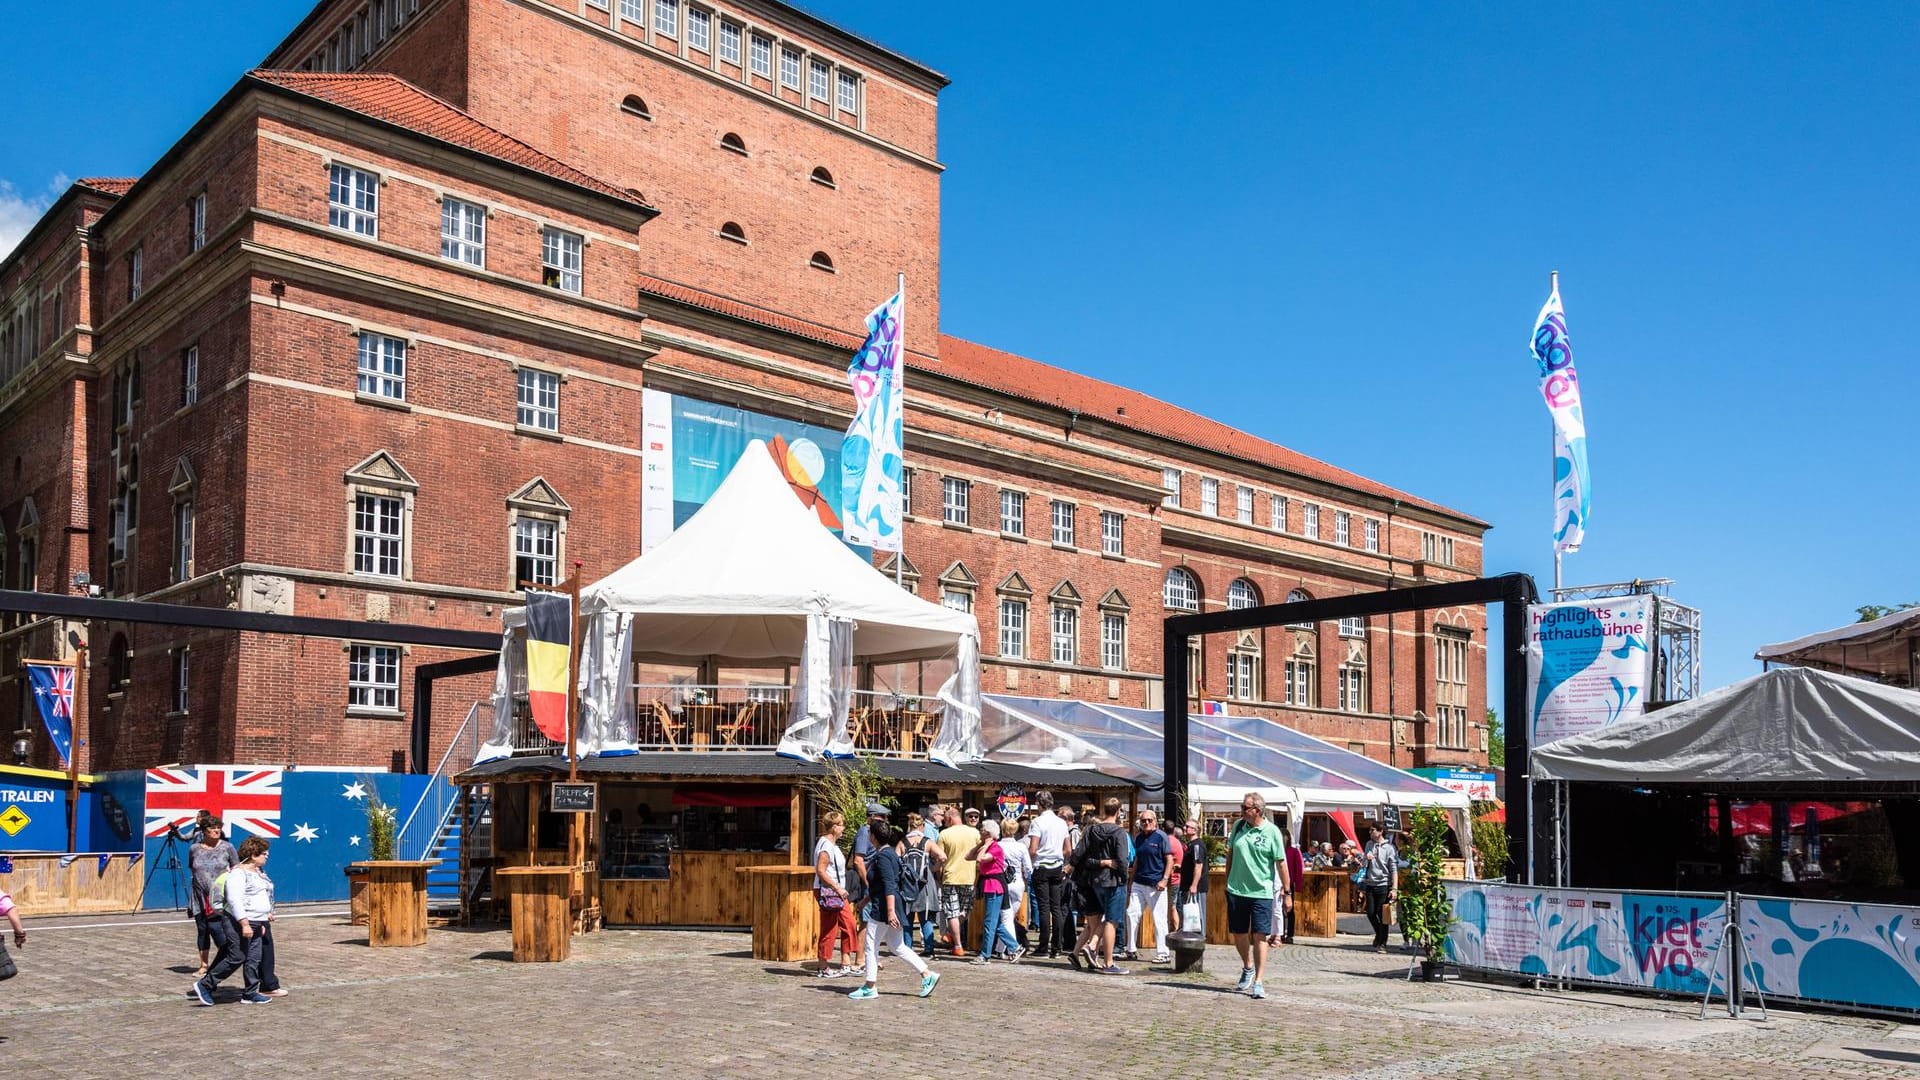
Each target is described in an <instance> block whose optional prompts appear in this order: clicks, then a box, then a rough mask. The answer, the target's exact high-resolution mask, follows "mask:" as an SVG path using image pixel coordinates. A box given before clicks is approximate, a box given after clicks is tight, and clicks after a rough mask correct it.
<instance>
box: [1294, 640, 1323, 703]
mask: <svg viewBox="0 0 1920 1080" xmlns="http://www.w3.org/2000/svg"><path fill="white" fill-rule="evenodd" d="M1315 668H1316V665H1315V664H1314V662H1313V657H1312V656H1311V655H1309V654H1305V653H1296V654H1295V655H1294V656H1292V657H1290V658H1289V659H1288V660H1287V669H1286V676H1287V686H1286V703H1287V704H1288V705H1298V706H1300V707H1302V708H1306V709H1311V708H1314V707H1316V706H1318V705H1319V704H1320V691H1319V688H1318V686H1317V685H1316V683H1315V678H1314V674H1315Z"/></svg>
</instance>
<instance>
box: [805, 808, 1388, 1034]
mask: <svg viewBox="0 0 1920 1080" xmlns="http://www.w3.org/2000/svg"><path fill="white" fill-rule="evenodd" d="M1033 811H1034V812H1032V813H1027V814H1021V815H1019V816H1017V817H1007V818H1003V819H1000V820H993V819H990V818H985V817H984V815H983V814H982V813H981V812H980V810H978V809H976V808H974V807H960V806H930V807H925V808H923V809H922V810H921V811H918V812H911V813H907V814H906V815H905V817H904V821H902V822H895V821H894V815H893V813H892V811H891V810H889V809H888V808H887V807H886V806H884V805H882V804H880V803H878V802H874V803H869V804H867V807H866V814H867V820H866V823H865V824H863V825H861V826H860V828H859V829H858V830H857V831H856V833H855V834H854V838H853V840H852V843H851V849H852V854H851V857H850V858H849V857H848V855H847V854H846V852H845V851H844V850H843V848H842V844H841V841H842V839H843V838H844V836H845V835H846V830H847V825H848V823H847V821H846V820H845V818H844V816H843V815H841V814H840V813H838V812H834V813H829V814H827V815H826V816H825V817H824V818H822V820H821V822H820V831H819V840H818V841H817V843H816V845H815V848H814V863H813V868H814V890H815V894H816V898H817V900H818V902H819V906H820V936H819V939H818V942H817V949H816V960H817V966H816V969H815V970H816V974H817V975H818V976H819V977H820V978H826V979H831V978H840V977H844V976H850V975H855V974H858V975H861V976H863V977H864V981H863V982H862V984H861V985H860V987H859V988H857V989H855V990H854V991H852V992H851V993H850V994H849V995H848V996H849V997H852V998H854V999H856V1000H865V999H869V998H873V997H875V996H877V994H878V991H877V990H876V988H875V984H876V981H877V978H878V974H879V971H880V959H881V953H882V952H883V951H891V952H892V953H893V954H894V955H895V956H896V957H898V958H900V959H901V960H902V961H904V962H905V963H906V965H907V966H908V968H910V969H911V970H912V971H913V973H914V974H915V975H917V976H918V977H919V979H920V987H919V994H920V996H921V997H927V996H930V995H931V994H932V993H933V992H934V989H935V988H936V987H937V986H938V985H939V982H940V978H941V976H940V973H939V972H936V971H934V970H932V969H931V968H930V967H929V966H928V964H927V961H928V960H929V959H931V958H933V957H935V956H946V957H951V958H957V959H964V960H967V961H970V962H971V963H972V964H976V965H985V964H989V963H992V962H995V961H1001V962H1005V963H1010V964H1017V963H1020V962H1021V961H1022V960H1025V959H1028V958H1033V959H1041V958H1044V959H1058V958H1060V957H1061V956H1063V955H1064V956H1065V957H1066V959H1067V961H1068V962H1069V963H1071V964H1072V965H1073V967H1074V968H1075V969H1077V970H1081V971H1087V972H1092V973H1095V974H1100V975H1125V974H1127V973H1128V969H1127V968H1125V967H1122V966H1120V963H1119V961H1122V960H1126V961H1139V960H1141V959H1143V957H1142V955H1141V949H1140V942H1141V941H1142V933H1141V925H1142V922H1143V920H1144V919H1145V918H1147V917H1148V916H1149V915H1150V916H1151V919H1152V925H1153V927H1154V928H1155V935H1154V936H1155V940H1156V944H1155V949H1154V952H1153V954H1152V956H1151V962H1152V963H1157V964H1164V963H1167V962H1169V961H1170V960H1171V959H1172V953H1171V950H1170V948H1169V935H1171V934H1175V933H1178V932H1180V931H1181V930H1182V929H1183V928H1186V929H1191V930H1194V931H1199V932H1202V933H1203V934H1204V930H1205V906H1204V905H1205V899H1206V882H1207V872H1208V868H1209V866H1210V865H1211V858H1212V856H1213V852H1211V851H1210V850H1209V845H1210V844H1224V850H1223V851H1222V852H1221V854H1223V855H1224V856H1225V862H1226V897H1227V912H1226V916H1227V929H1228V932H1229V933H1230V934H1231V935H1232V936H1233V940H1234V947H1235V950H1236V951H1237V952H1238V953H1239V956H1240V963H1241V972H1240V979H1239V982H1238V984H1237V985H1236V987H1235V989H1237V990H1239V991H1241V992H1244V993H1247V994H1249V995H1250V996H1252V997H1255V998H1264V997H1266V963H1267V955H1268V950H1269V949H1270V948H1271V947H1273V946H1276V945H1280V944H1285V943H1288V942H1291V941H1292V940H1293V915H1292V909H1293V890H1294V888H1295V886H1296V885H1298V884H1299V882H1300V881H1301V880H1302V877H1303V875H1304V873H1305V870H1306V868H1307V867H1308V866H1314V867H1318V868H1328V867H1335V868H1340V869H1350V870H1352V871H1354V872H1355V873H1356V874H1357V875H1359V878H1357V879H1356V880H1360V881H1361V884H1362V888H1363V889H1364V890H1365V891H1366V894H1367V898H1368V906H1367V910H1368V918H1369V920H1370V921H1371V922H1372V924H1373V927H1374V932H1375V941H1374V945H1375V947H1376V948H1377V949H1380V950H1383V951H1384V949H1385V946H1386V926H1385V922H1384V920H1385V917H1386V910H1387V905H1389V904H1391V903H1392V902H1393V900H1394V899H1395V893H1396V889H1397V884H1396V883H1397V880H1398V863H1397V858H1398V853H1397V851H1396V850H1395V849H1394V847H1393V845H1392V843H1391V842H1390V841H1387V840H1386V839H1385V838H1384V837H1383V836H1381V835H1380V832H1379V830H1378V829H1376V830H1374V835H1373V838H1372V842H1371V843H1369V844H1368V846H1367V847H1366V848H1365V849H1361V848H1358V847H1357V846H1355V845H1352V844H1351V843H1349V844H1343V845H1341V847H1340V849H1339V850H1338V851H1335V849H1334V848H1333V847H1332V846H1331V845H1328V844H1321V845H1319V846H1318V848H1317V849H1315V850H1313V851H1312V852H1311V853H1310V854H1309V853H1307V852H1302V851H1301V850H1300V849H1298V848H1294V847H1290V846H1289V845H1288V844H1287V842H1286V839H1285V837H1284V835H1283V834H1282V833H1281V831H1280V829H1279V828H1278V827H1277V826H1276V825H1275V824H1274V823H1273V822H1272V821H1270V820H1268V817H1267V812H1266V803H1265V801H1264V800H1263V799H1262V798H1261V796H1260V795H1259V794H1258V793H1249V794H1248V795H1247V796H1246V797H1245V798H1244V799H1243V800H1242V802H1241V814H1240V820H1239V821H1238V822H1236V823H1235V824H1234V826H1233V828H1232V830H1231V831H1230V832H1229V834H1228V835H1227V837H1226V838H1225V839H1224V841H1222V840H1220V839H1219V838H1214V839H1208V838H1207V837H1205V836H1203V835H1202V832H1201V827H1200V822H1199V821H1198V820H1188V821H1184V822H1179V823H1175V822H1172V821H1168V820H1164V819H1162V818H1161V817H1160V816H1159V815H1158V814H1157V813H1155V812H1154V811H1153V810H1151V809H1145V810H1140V811H1139V812H1138V813H1137V814H1136V816H1135V818H1134V820H1133V822H1132V826H1133V827H1132V828H1131V829H1129V828H1128V827H1127V822H1126V821H1125V819H1124V815H1123V814H1122V811H1121V803H1120V800H1119V799H1115V798H1109V799H1107V800H1106V801H1105V802H1104V803H1102V804H1101V805H1100V807H1099V808H1098V810H1097V811H1096V812H1095V813H1093V814H1092V815H1091V817H1092V820H1090V821H1086V822H1082V821H1081V820H1080V819H1079V815H1078V814H1077V813H1076V811H1075V809H1074V808H1073V807H1071V806H1059V807H1056V806H1055V805H1054V800H1053V795H1052V793H1051V792H1047V791H1039V792H1035V793H1034V796H1033ZM1362 879H1363V880H1362ZM1376 894H1377V897H1378V899H1377V901H1376ZM976 898H977V899H979V900H980V902H981V904H980V906H981V917H980V918H979V920H978V925H969V924H970V923H972V922H973V921H974V920H973V910H974V901H975V899H976ZM1023 908H1024V910H1025V912H1026V913H1027V916H1026V918H1024V919H1022V918H1021V915H1020V913H1021V912H1022V910H1023ZM863 922H864V925H865V929H864V931H863V930H862V929H861V925H862V923H863Z"/></svg>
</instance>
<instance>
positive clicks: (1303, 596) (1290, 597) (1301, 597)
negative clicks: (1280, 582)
mask: <svg viewBox="0 0 1920 1080" xmlns="http://www.w3.org/2000/svg"><path fill="white" fill-rule="evenodd" d="M1311 599H1313V594H1312V593H1310V592H1308V591H1307V590H1305V589H1295V590H1293V591H1292V592H1290V593H1288V594H1287V603H1289V604H1298V603H1300V602H1302V601H1305V600H1311ZM1313 627H1314V624H1313V623H1312V622H1294V623H1288V624H1287V629H1289V630H1311V629H1313Z"/></svg>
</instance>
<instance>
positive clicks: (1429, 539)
mask: <svg viewBox="0 0 1920 1080" xmlns="http://www.w3.org/2000/svg"><path fill="white" fill-rule="evenodd" d="M1420 557H1421V558H1422V559H1425V560H1426V561H1427V562H1437V563H1444V564H1446V565H1447V566H1452V565H1453V537H1451V536H1441V535H1439V534H1438V533H1430V532H1423V533H1421V534H1420Z"/></svg>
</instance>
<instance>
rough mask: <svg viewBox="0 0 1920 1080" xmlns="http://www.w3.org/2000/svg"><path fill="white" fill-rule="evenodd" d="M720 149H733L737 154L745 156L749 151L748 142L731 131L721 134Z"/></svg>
mask: <svg viewBox="0 0 1920 1080" xmlns="http://www.w3.org/2000/svg"><path fill="white" fill-rule="evenodd" d="M720 149H722V150H731V151H733V152H734V153H736V154H740V155H742V156H744V155H745V154H746V152H747V144H746V141H745V140H744V139H742V138H740V136H738V135H735V134H734V133H733V132H731V131H729V132H727V133H726V134H725V135H722V136H720Z"/></svg>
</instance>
